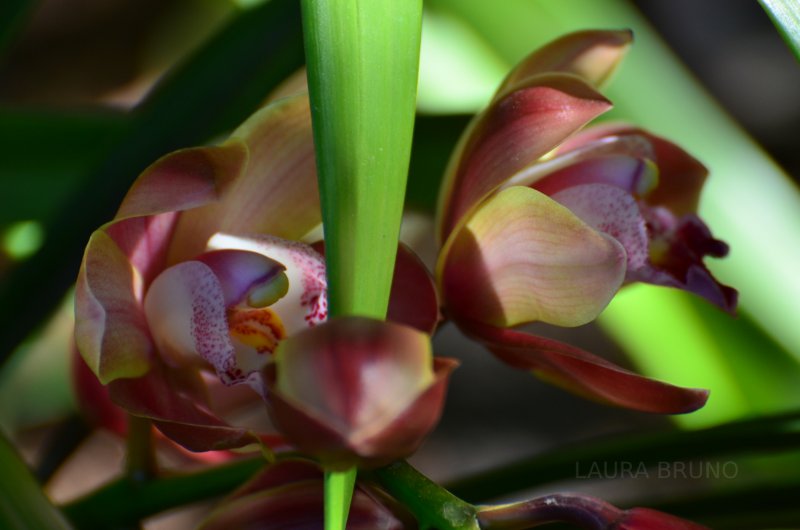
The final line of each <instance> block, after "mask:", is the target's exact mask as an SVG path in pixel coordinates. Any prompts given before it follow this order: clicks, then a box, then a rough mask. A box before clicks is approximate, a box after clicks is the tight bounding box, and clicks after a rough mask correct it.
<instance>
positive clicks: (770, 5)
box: [758, 0, 800, 61]
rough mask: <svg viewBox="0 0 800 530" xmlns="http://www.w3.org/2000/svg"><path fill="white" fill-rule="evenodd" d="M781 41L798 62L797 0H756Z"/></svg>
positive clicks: (799, 26) (799, 15)
mask: <svg viewBox="0 0 800 530" xmlns="http://www.w3.org/2000/svg"><path fill="white" fill-rule="evenodd" d="M758 1H759V3H760V4H761V7H763V8H764V11H766V12H767V14H768V15H769V18H771V19H772V23H773V24H775V27H777V28H778V31H779V32H780V34H781V36H782V37H783V40H785V41H786V44H787V45H788V46H789V48H790V49H791V50H792V53H794V56H795V57H796V58H797V60H798V61H800V2H797V0H758Z"/></svg>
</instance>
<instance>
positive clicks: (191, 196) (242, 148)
mask: <svg viewBox="0 0 800 530" xmlns="http://www.w3.org/2000/svg"><path fill="white" fill-rule="evenodd" d="M246 163H247V146H246V145H245V144H244V143H243V142H242V141H240V140H233V141H229V142H226V143H224V144H222V145H220V146H215V147H193V148H189V149H181V150H179V151H175V152H173V153H170V154H168V155H166V156H164V157H162V158H160V159H159V160H157V161H156V162H154V163H153V164H152V165H151V166H150V167H148V168H147V169H145V170H144V171H143V172H142V174H141V175H139V177H138V178H137V179H136V181H135V182H134V183H133V185H132V186H131V188H130V190H128V193H127V195H125V199H123V201H122V205H121V206H120V207H119V211H118V212H117V216H116V219H117V220H120V219H127V218H130V217H144V216H148V215H155V214H160V213H166V212H178V211H183V210H189V209H191V208H197V207H198V206H203V205H205V204H208V203H210V202H213V201H216V200H217V199H219V197H220V194H221V192H222V191H223V190H224V188H225V187H226V186H227V185H228V184H229V183H230V182H232V181H233V180H235V179H237V178H238V177H239V174H240V173H241V172H242V170H243V169H244V167H245V165H246Z"/></svg>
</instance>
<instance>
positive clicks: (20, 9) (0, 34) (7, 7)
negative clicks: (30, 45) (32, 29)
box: [0, 0, 36, 56]
mask: <svg viewBox="0 0 800 530" xmlns="http://www.w3.org/2000/svg"><path fill="white" fill-rule="evenodd" d="M35 5H36V2H35V1H34V0H3V3H2V4H0V56H2V52H3V51H4V50H5V49H6V46H8V45H9V44H10V43H11V42H12V41H13V40H14V37H16V35H17V32H18V31H19V30H20V27H21V26H22V23H23V22H24V21H25V20H26V19H27V17H28V15H29V14H30V13H31V11H33V7H34V6H35Z"/></svg>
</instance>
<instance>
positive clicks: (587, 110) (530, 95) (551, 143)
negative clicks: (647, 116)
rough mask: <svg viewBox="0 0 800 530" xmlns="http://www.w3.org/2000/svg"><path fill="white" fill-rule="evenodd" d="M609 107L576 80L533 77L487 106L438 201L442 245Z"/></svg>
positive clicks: (469, 132) (464, 142) (451, 166)
mask: <svg viewBox="0 0 800 530" xmlns="http://www.w3.org/2000/svg"><path fill="white" fill-rule="evenodd" d="M610 107H611V104H610V102H609V101H608V100H607V99H605V98H604V97H603V96H602V95H600V94H599V93H597V92H596V91H595V90H594V89H593V88H591V87H590V86H588V85H587V84H586V83H584V82H583V81H581V80H580V79H579V78H577V77H575V76H569V75H560V74H553V75H546V76H537V77H534V78H533V79H531V80H529V81H527V82H526V83H524V84H523V85H521V86H518V87H517V88H516V89H515V90H514V91H513V92H510V93H509V94H507V95H505V96H503V97H502V98H500V99H498V100H496V101H494V102H492V104H491V105H490V106H489V108H488V109H487V110H486V111H484V112H483V113H481V114H480V115H478V116H477V117H476V118H475V120H473V122H472V123H471V124H470V126H469V128H468V129H467V131H466V132H465V133H464V135H463V136H462V137H461V141H460V142H459V145H458V147H457V148H456V151H455V152H454V153H453V156H452V157H451V159H450V164H449V166H448V169H447V173H446V175H445V181H444V184H443V186H442V191H441V195H440V197H439V209H438V212H439V222H438V226H439V230H438V235H439V237H440V238H441V240H442V241H444V240H445V239H446V237H447V235H448V234H449V233H450V232H451V231H452V230H453V228H454V227H455V226H456V224H457V223H458V222H459V220H460V219H461V218H462V217H463V216H464V215H465V214H466V213H467V212H468V211H469V210H470V209H471V208H472V207H473V206H474V205H475V204H476V203H478V202H480V201H481V200H483V199H484V198H485V197H486V196H487V194H489V193H490V192H492V191H493V190H494V189H496V188H497V187H498V186H500V185H501V184H502V183H503V182H505V181H507V180H508V179H509V178H511V177H512V176H514V175H515V174H516V173H517V172H519V171H520V170H522V169H523V168H525V167H528V166H530V165H531V163H533V162H534V161H535V160H537V159H538V158H540V157H541V156H543V155H544V154H546V153H548V152H549V151H551V150H552V149H553V148H554V147H556V146H557V145H558V144H559V143H561V142H562V141H564V139H566V138H567V137H568V136H570V135H571V134H573V133H575V132H576V131H577V130H578V129H580V128H581V127H583V126H584V125H585V124H586V123H588V122H589V121H590V120H592V119H593V118H595V117H596V116H598V115H600V114H602V113H603V112H605V111H607V110H608V109H609V108H610Z"/></svg>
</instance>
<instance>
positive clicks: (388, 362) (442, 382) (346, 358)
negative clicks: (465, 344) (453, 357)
mask: <svg viewBox="0 0 800 530" xmlns="http://www.w3.org/2000/svg"><path fill="white" fill-rule="evenodd" d="M430 356H431V353H430V342H429V339H428V337H427V336H426V335H424V334H422V333H420V332H418V331H416V330H413V329H411V328H408V327H405V326H401V325H398V324H393V323H388V322H386V323H385V322H380V321H376V320H371V319H366V318H358V317H349V318H340V319H334V320H332V321H329V322H327V323H326V324H323V325H321V326H318V327H316V328H313V329H310V330H308V331H305V332H303V333H300V334H298V335H295V336H294V337H292V338H290V339H288V340H286V341H284V342H282V343H281V345H280V346H279V348H278V351H277V352H276V355H275V359H276V362H275V364H274V365H269V366H267V368H266V383H267V387H268V389H269V391H268V399H267V403H268V406H269V410H270V415H271V416H272V418H273V420H274V421H275V423H276V424H277V425H278V426H279V428H280V429H281V431H282V432H283V433H284V434H285V435H286V436H287V437H288V438H289V439H290V440H291V441H292V442H293V443H295V444H296V445H298V446H299V447H300V448H301V449H302V450H304V451H305V452H307V453H309V454H312V455H315V456H317V457H319V458H321V459H322V460H324V461H325V462H326V464H328V465H330V466H335V467H348V466H351V465H353V464H355V463H356V462H361V463H366V464H369V465H378V464H384V463H388V462H390V461H391V460H394V459H397V458H401V457H403V456H407V455H408V454H410V453H411V452H412V451H413V450H414V449H416V447H417V445H418V444H419V443H420V441H421V440H422V438H423V437H424V436H425V434H427V432H428V431H429V430H430V429H431V428H432V427H433V425H434V424H435V423H436V421H437V420H438V418H439V414H440V412H441V406H442V403H443V399H444V389H445V386H446V380H447V377H448V375H449V373H450V371H451V370H452V369H453V368H454V367H455V366H454V364H453V363H451V362H449V361H443V360H440V359H437V360H436V362H434V363H433V367H431V364H432V363H431V357H430Z"/></svg>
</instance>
